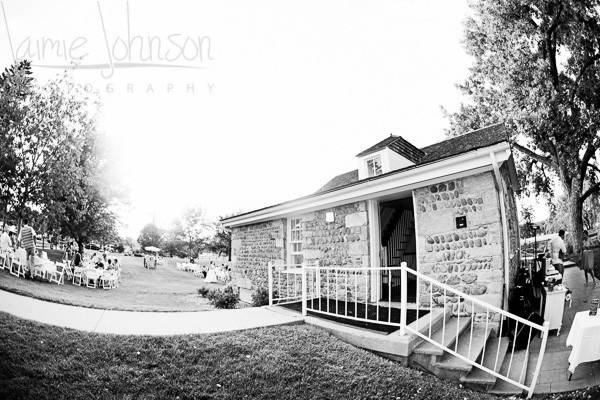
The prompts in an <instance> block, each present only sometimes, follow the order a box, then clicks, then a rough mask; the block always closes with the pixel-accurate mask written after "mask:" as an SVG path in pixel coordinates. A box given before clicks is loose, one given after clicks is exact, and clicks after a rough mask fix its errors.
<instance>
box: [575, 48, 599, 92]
mask: <svg viewBox="0 0 600 400" xmlns="http://www.w3.org/2000/svg"><path fill="white" fill-rule="evenodd" d="M598 60H600V53H598V54H596V55H595V56H593V57H590V59H589V60H587V61H586V62H585V64H583V67H581V71H579V74H578V75H577V78H575V82H574V83H573V91H572V92H571V103H573V101H574V100H575V93H577V87H578V86H579V80H580V79H581V78H582V77H583V74H585V71H586V70H587V69H588V68H589V67H591V66H592V65H594V63H595V62H596V61H598Z"/></svg>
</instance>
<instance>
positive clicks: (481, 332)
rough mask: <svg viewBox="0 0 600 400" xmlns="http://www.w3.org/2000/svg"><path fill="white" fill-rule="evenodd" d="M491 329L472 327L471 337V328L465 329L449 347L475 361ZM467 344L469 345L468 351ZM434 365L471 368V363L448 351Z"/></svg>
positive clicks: (466, 370)
mask: <svg viewBox="0 0 600 400" xmlns="http://www.w3.org/2000/svg"><path fill="white" fill-rule="evenodd" d="M466 318H468V317H466ZM491 331H492V330H491V329H487V331H486V329H485V327H483V326H482V327H473V335H472V339H471V328H469V329H466V330H465V331H464V332H463V333H462V335H460V337H459V338H458V342H457V343H454V346H452V347H451V348H450V349H451V350H454V351H456V352H457V353H458V354H460V355H462V356H464V357H466V358H467V359H468V360H470V361H473V362H475V360H477V359H478V358H479V356H480V355H481V352H482V351H483V347H484V345H485V344H486V342H487V341H488V338H489V336H490V333H491ZM469 344H470V346H471V351H470V352H469ZM487 350H488V349H487V348H486V352H487ZM495 355H496V354H494V356H495ZM484 361H485V357H484ZM498 365H499V366H500V365H502V362H500V363H499V364H498ZM434 366H436V367H438V368H443V369H448V370H453V371H464V372H470V371H471V370H472V369H473V364H470V363H468V362H466V361H464V360H461V359H460V358H458V357H455V356H453V355H452V354H450V353H445V354H444V356H443V357H442V358H441V359H440V360H439V361H437V362H436V363H435V364H434Z"/></svg>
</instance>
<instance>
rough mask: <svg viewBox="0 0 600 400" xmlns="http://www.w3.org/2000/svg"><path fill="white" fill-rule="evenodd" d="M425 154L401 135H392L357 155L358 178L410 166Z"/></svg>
mask: <svg viewBox="0 0 600 400" xmlns="http://www.w3.org/2000/svg"><path fill="white" fill-rule="evenodd" d="M424 155H425V153H424V152H422V151H421V150H419V149H418V148H416V147H415V146H413V145H412V144H411V143H410V142H408V141H406V140H404V139H403V138H402V137H401V136H394V135H390V136H389V137H387V138H385V139H384V140H382V141H381V142H379V143H377V144H376V145H374V146H371V147H369V148H368V149H366V150H365V151H362V152H360V153H358V154H357V155H356V159H357V162H358V179H359V180H362V179H366V178H371V177H373V176H377V175H381V174H385V173H388V172H391V171H395V170H398V169H402V168H406V167H410V166H411V165H415V164H416V163H417V162H418V161H419V160H420V159H421V157H423V156H424Z"/></svg>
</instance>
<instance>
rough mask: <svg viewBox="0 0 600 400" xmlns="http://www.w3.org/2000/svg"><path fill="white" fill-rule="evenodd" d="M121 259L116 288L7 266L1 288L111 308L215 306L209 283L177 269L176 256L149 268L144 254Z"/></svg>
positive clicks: (0, 276) (1, 274)
mask: <svg viewBox="0 0 600 400" xmlns="http://www.w3.org/2000/svg"><path fill="white" fill-rule="evenodd" d="M116 257H117V258H119V260H121V264H122V273H121V285H120V286H119V287H118V288H116V289H113V290H103V289H90V288H87V287H79V286H75V285H73V284H71V282H70V281H66V280H65V284H64V285H60V286H59V285H57V284H56V283H48V282H45V281H43V282H42V281H39V280H35V281H31V280H27V279H23V278H16V277H14V276H12V275H10V273H9V272H8V271H7V270H2V271H0V289H5V290H8V291H11V292H14V293H18V294H23V295H26V296H31V297H35V298H39V299H42V300H50V301H55V302H59V303H64V304H73V305H79V306H85V307H94V308H104V309H109V310H135V311H203V310H211V309H213V307H212V306H211V305H210V304H209V303H208V300H206V299H204V298H202V297H200V296H199V295H198V293H197V289H198V288H199V287H200V286H209V287H219V286H222V285H220V284H205V283H204V281H203V279H202V278H197V277H195V276H193V275H192V273H191V272H183V271H177V269H176V267H175V262H174V261H173V259H165V260H166V264H164V265H159V266H158V267H157V268H156V269H151V270H148V269H145V268H144V261H143V258H141V257H124V256H121V255H118V256H116Z"/></svg>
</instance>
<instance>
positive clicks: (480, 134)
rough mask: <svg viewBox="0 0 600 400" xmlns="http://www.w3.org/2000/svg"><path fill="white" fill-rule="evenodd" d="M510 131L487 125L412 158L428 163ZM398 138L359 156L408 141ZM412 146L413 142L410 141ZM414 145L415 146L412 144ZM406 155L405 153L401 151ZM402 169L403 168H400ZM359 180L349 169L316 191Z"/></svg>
mask: <svg viewBox="0 0 600 400" xmlns="http://www.w3.org/2000/svg"><path fill="white" fill-rule="evenodd" d="M508 138H509V137H508V133H507V132H506V129H505V127H504V124H503V123H498V124H494V125H490V126H486V127H484V128H481V129H477V130H475V131H471V132H467V133H465V134H462V135H458V136H454V137H452V138H449V139H446V140H444V141H441V142H438V143H434V144H432V145H430V146H426V147H423V148H421V149H416V147H415V149H416V150H417V151H418V152H420V153H421V154H422V155H421V157H419V159H418V160H416V161H415V160H411V161H413V162H414V163H415V165H416V166H419V165H422V164H428V163H432V162H435V161H439V160H442V159H444V158H448V157H452V156H456V155H459V154H462V153H466V152H468V151H472V150H477V149H480V148H482V147H488V146H492V145H494V144H497V143H500V142H506V141H508ZM397 139H402V137H400V136H390V137H388V138H386V139H385V140H382V141H381V142H379V143H377V144H376V145H374V146H372V147H370V148H368V149H367V150H365V151H363V152H361V153H359V154H358V155H357V157H360V156H361V155H367V154H369V153H372V152H374V151H378V150H381V149H384V148H386V147H390V148H392V146H395V145H398V146H402V145H404V143H403V142H406V143H408V142H407V141H406V140H404V139H402V141H397ZM408 144H409V145H410V146H412V144H410V143H408ZM412 147H414V146H412ZM400 154H402V155H404V154H403V153H400ZM398 171H401V170H398ZM357 181H358V170H354V171H349V172H346V173H343V174H340V175H338V176H336V177H334V178H333V179H331V180H330V181H328V182H327V183H326V184H325V185H323V186H322V187H321V188H320V189H319V190H317V191H316V193H321V192H324V191H328V190H332V189H336V188H341V187H343V186H346V185H348V184H351V183H354V182H357Z"/></svg>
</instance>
